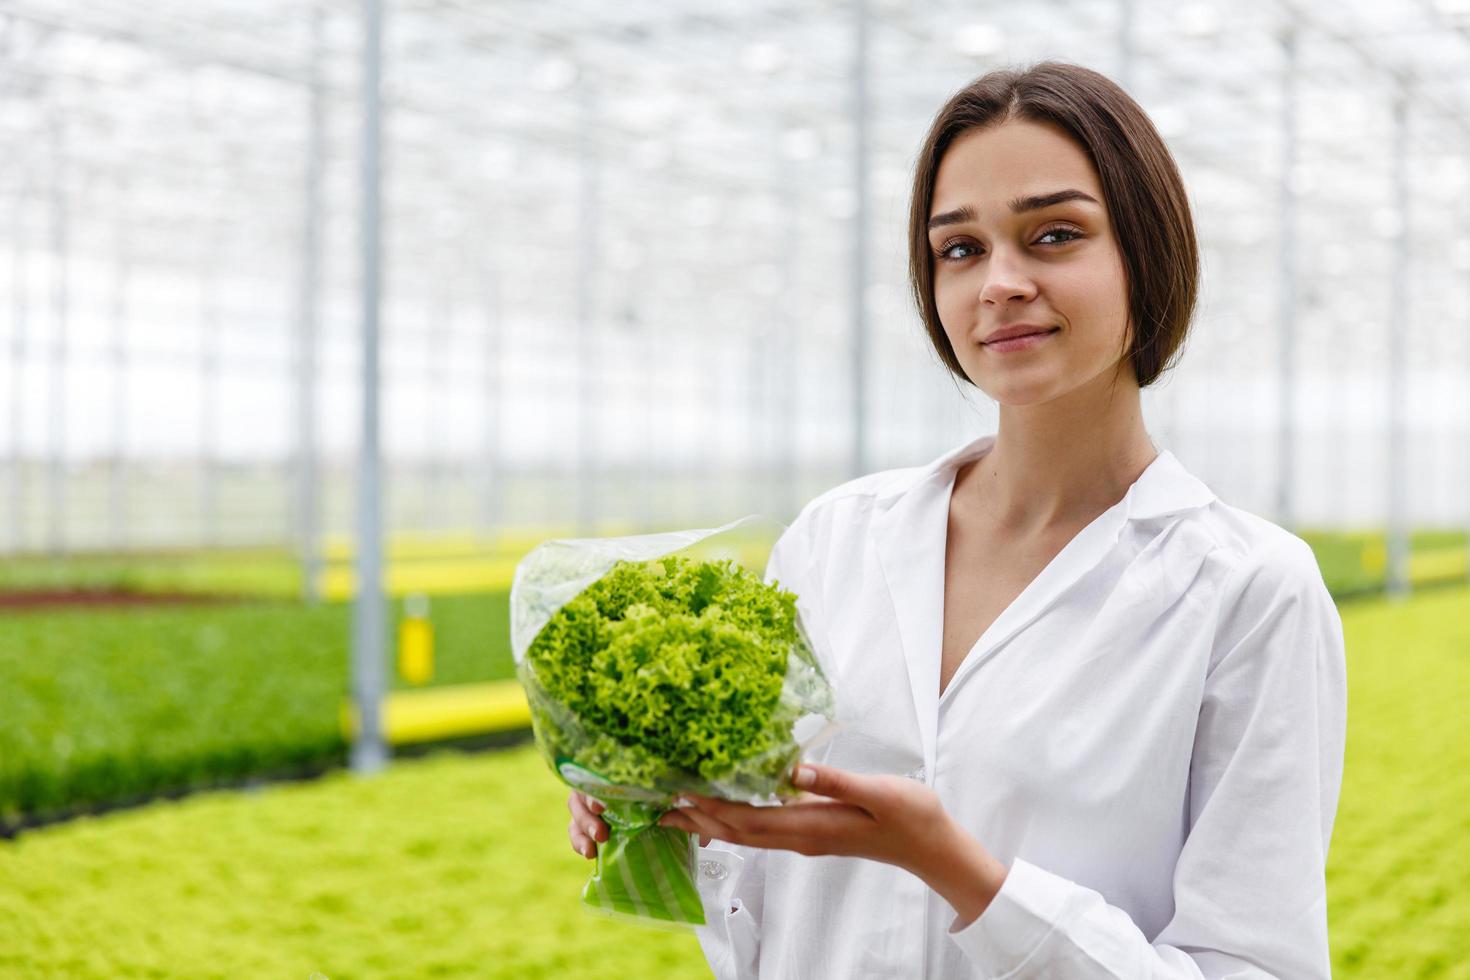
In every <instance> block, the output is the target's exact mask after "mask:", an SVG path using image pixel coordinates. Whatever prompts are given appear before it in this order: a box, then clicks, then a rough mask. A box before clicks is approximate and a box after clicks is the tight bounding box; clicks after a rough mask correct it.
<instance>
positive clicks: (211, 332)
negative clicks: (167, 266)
mask: <svg viewBox="0 0 1470 980" xmlns="http://www.w3.org/2000/svg"><path fill="white" fill-rule="evenodd" d="M210 235H211V239H212V240H211V241H210V243H209V244H208V246H206V247H205V248H204V249H203V252H202V254H203V257H204V270H203V274H202V275H201V276H200V279H199V292H200V296H199V306H200V309H199V325H200V331H201V336H200V339H199V387H200V391H199V402H200V404H199V455H200V457H201V461H202V464H203V465H202V471H201V473H200V478H199V520H200V525H201V535H200V536H201V538H202V541H203V544H204V546H205V547H206V548H213V547H217V546H218V545H219V334H220V330H221V323H220V289H219V266H220V260H219V252H220V243H219V238H218V235H219V230H218V229H217V228H215V229H211V231H210Z"/></svg>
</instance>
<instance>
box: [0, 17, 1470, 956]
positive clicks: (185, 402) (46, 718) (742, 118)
mask: <svg viewBox="0 0 1470 980" xmlns="http://www.w3.org/2000/svg"><path fill="white" fill-rule="evenodd" d="M1043 58H1057V59H1061V60H1065V61H1072V62H1077V63H1081V64H1084V65H1087V66H1089V67H1092V68H1095V69H1097V70H1099V71H1101V72H1103V73H1105V74H1107V75H1109V77H1111V78H1113V79H1115V80H1116V81H1118V82H1119V83H1120V84H1122V85H1123V86H1124V87H1125V88H1126V89H1127V90H1128V91H1129V92H1130V93H1131V94H1132V95H1133V97H1134V98H1136V99H1137V100H1138V101H1139V102H1140V103H1141V104H1142V105H1143V107H1144V108H1145V109H1146V110H1147V111H1148V113H1149V114H1150V116H1151V117H1152V118H1153V120H1154V122H1155V124H1156V125H1157V127H1158V129H1159V130H1160V132H1161V133H1162V135H1163V136H1164V137H1165V139H1166V140H1167V142H1168V144H1169V146H1170V148H1171V150H1172V152H1173V153H1174V155H1175V158H1176V159H1177V161H1178V163H1179V166H1180V168H1181V171H1182V173H1183V176H1184V179H1185V183H1186V185H1187V187H1188V189H1189V193H1190V198H1191V202H1192V204H1193V207H1194V216H1195V220H1196V224H1197V229H1198V233H1199V237H1200V242H1201V247H1202V257H1203V279H1202V294H1201V300H1200V305H1199V309H1198V312H1197V315H1196V319H1195V325H1194V328H1193V333H1192V335H1191V338H1190V340H1189V343H1188V346H1187V348H1186V351H1185V354H1184V357H1183V360H1182V362H1181V363H1180V366H1179V367H1178V368H1177V369H1176V370H1175V371H1173V372H1172V373H1171V374H1170V375H1168V376H1166V378H1165V379H1164V380H1163V381H1162V382H1161V383H1159V384H1158V385H1156V386H1155V387H1152V388H1149V389H1146V390H1145V392H1144V395H1143V404H1144V410H1145V417H1146V420H1147V423H1148V427H1149V430H1150V432H1151V434H1152V435H1153V438H1154V441H1155V443H1156V445H1158V446H1159V447H1160V448H1161V449H1168V450H1170V451H1172V452H1173V453H1174V454H1175V455H1176V456H1177V457H1178V458H1179V459H1180V460H1181V461H1182V462H1183V463H1184V465H1185V466H1186V467H1187V468H1188V469H1189V470H1190V471H1191V472H1193V473H1194V474H1196V475H1197V476H1199V477H1200V478H1201V479H1202V480H1204V481H1205V482H1206V483H1208V484H1209V485H1210V486H1211V488H1212V489H1214V491H1215V492H1216V493H1217V494H1218V495H1219V496H1220V497H1222V498H1223V499H1224V500H1225V501H1227V502H1228V503H1231V504H1233V505H1235V506H1238V507H1241V508H1244V509H1246V510H1249V511H1252V512H1254V513H1258V514H1261V515H1262V516H1265V517H1267V518H1269V519H1271V520H1273V521H1275V522H1277V523H1279V524H1281V525H1282V526H1284V527H1287V528H1289V529H1291V530H1292V531H1293V532H1294V533H1297V534H1299V535H1301V536H1302V537H1303V538H1305V539H1306V540H1307V541H1308V542H1309V543H1310V544H1312V546H1313V547H1314V549H1315V550H1316V553H1317V555H1318V559H1319V562H1320V564H1321V567H1322V570H1323V575H1324V577H1325V579H1326V581H1327V583H1328V586H1329V588H1330V589H1331V590H1332V591H1333V593H1334V595H1335V596H1336V597H1337V598H1338V599H1339V603H1340V610H1341V612H1342V615H1343V619H1344V623H1345V626H1346V629H1347V639H1348V657H1349V675H1350V682H1351V684H1352V690H1351V692H1350V711H1349V715H1350V731H1349V744H1348V764H1347V772H1346V775H1345V779H1344V787H1343V798H1342V804H1341V807H1340V810H1339V817H1338V824H1337V828H1336V831H1335V834H1334V838H1333V849H1332V854H1331V861H1330V865H1329V894H1330V899H1331V907H1330V918H1331V922H1332V939H1333V955H1334V966H1335V969H1336V971H1337V973H1338V975H1340V976H1361V977H1470V966H1467V963H1466V961H1465V959H1464V956H1463V946H1464V943H1463V939H1464V937H1465V936H1466V935H1470V908H1467V906H1466V904H1465V903H1464V902H1463V900H1461V901H1459V902H1458V903H1457V902H1455V901H1453V900H1452V897H1453V896H1454V895H1455V894H1456V893H1457V892H1458V891H1461V890H1462V885H1458V884H1456V883H1457V882H1459V883H1463V881H1465V880H1470V846H1467V845H1466V843H1465V841H1467V840H1470V836H1467V832H1470V806H1467V804H1470V723H1467V722H1466V720H1465V716H1464V712H1463V703H1464V699H1465V696H1466V695H1467V694H1470V656H1467V655H1466V654H1467V653H1470V581H1467V579H1470V546H1467V529H1470V494H1467V493H1466V490H1465V487H1466V485H1467V481H1470V383H1467V382H1470V313H1467V309H1470V112H1467V109H1470V2H1466V0H1392V2H1388V3H1375V2H1369V0H1346V2H1343V0H1336V2H1332V3H1328V2H1325V0H1313V2H1307V0H1292V2H1287V0H1249V2H1245V3H1236V4H1231V5H1226V4H1225V3H1223V2H1214V0H1200V2H1190V3H1168V4H1166V3H1162V2H1158V0H1089V2H1040V3H1028V4H1022V5H1017V4H1007V5H1001V4H996V3H979V4H974V3H970V4H961V3H952V2H936V3H930V4H924V5H916V4H906V3H900V2H895V0H841V2H838V0H812V2H807V3H787V4H772V3H765V2H754V3H751V2H746V3H735V2H730V0H720V2H670V3H642V2H637V3H623V4H617V5H612V4H600V3H588V2H574V0H555V2H541V3H529V2H524V0H521V2H491V0H484V2H479V3H470V2H464V0H411V2H404V0H360V2H359V0H341V2H335V0H333V2H308V3H283V2H279V0H255V2H251V3H244V2H238V0H229V2H227V0H203V2H191V3H183V2H179V0H155V2H153V3H150V4H146V5H143V4H138V3H131V2H123V0H91V2H88V3H86V4H75V3H64V2H57V0H0V420H3V422H0V832H3V834H4V838H0V936H4V937H5V941H4V942H3V943H0V973H4V975H6V976H12V975H13V976H18V977H32V976H34V977H50V976H67V977H94V976H95V977H116V976H145V975H146V976H176V975H177V976H184V975H188V976H191V977H200V976H216V975H218V976H231V977H234V976H241V975H258V976H299V977H303V978H304V977H308V976H310V975H312V974H313V973H317V974H320V975H322V976H326V977H332V978H340V977H354V976H356V977H370V976H385V977H386V976H393V977H405V976H431V975H432V976H476V977H485V976H494V977H502V976H503V977H539V976H552V975H555V976H558V977H576V976H588V977H590V976H593V975H594V974H595V975H597V976H607V975H609V971H611V975H621V974H623V973H627V974H630V975H653V976H689V977H697V976H706V975H708V971H707V968H706V967H705V966H704V960H703V957H702V956H701V954H700V952H699V950H698V947H697V945H696V944H695V942H694V940H693V938H692V937H690V936H688V935H682V934H665V933H658V932H652V931H648V930H640V929H638V928H636V927H629V926H624V925H621V924H617V923H607V922H603V921H601V920H598V919H594V918H591V917H589V916H587V915H585V914H584V913H583V912H582V911H581V909H580V907H579V905H578V902H577V895H578V893H579V892H580V889H581V885H582V883H583V882H584V881H585V879H586V876H587V874H588V865H587V864H586V863H585V862H584V861H583V860H582V859H581V858H579V857H577V856H576V855H575V854H573V853H571V851H570V848H569V845H568V844H567V842H566V812H565V809H564V807H563V800H564V798H565V789H564V787H563V786H562V785H561V784H560V783H558V782H557V781H556V780H555V779H554V778H553V777H552V775H551V774H550V773H549V772H548V771H547V769H546V767H545V766H544V764H543V763H542V762H541V760H540V758H539V757H538V756H536V755H535V753H534V750H533V749H532V748H531V746H530V745H529V744H528V742H527V738H528V734H527V730H526V725H527V721H526V715H525V707H524V702H523V700H522V699H521V698H520V695H519V689H518V687H517V685H516V684H515V682H514V680H513V669H512V665H511V658H510V652H509V636H508V618H507V609H508V593H509V588H510V584H511V579H512V575H513V573H514V569H515V565H516V562H517V561H518V560H519V559H520V558H521V557H522V556H523V555H524V554H525V553H526V552H527V551H528V550H529V549H530V548H532V547H534V546H535V545H536V544H537V543H539V542H540V541H543V540H545V539H548V538H552V537H565V536H592V535H608V534H627V533H638V532H642V531H650V530H659V529H668V528H678V527H712V526H716V525H719V524H723V523H725V522H727V521H730V520H733V519H734V518H736V517H739V516H741V515H743V514H748V513H764V514H768V515H770V516H772V517H775V518H776V519H778V520H780V521H789V520H790V519H791V517H793V516H794V515H795V513H796V512H797V510H798V509H799V508H800V507H801V505H802V504H804V503H805V502H806V501H807V500H809V499H810V498H811V497H812V496H814V495H816V494H817V493H819V492H821V491H822V490H825V489H827V488H829V487H831V486H833V485H835V484H836V483H839V482H841V481H843V480H845V479H847V478H849V477H851V476H854V475H857V474H860V473H865V472H871V471H873V470H877V469H882V468H887V467H894V466H908V465H917V464H920V463H923V462H926V461H928V460H930V459H932V458H934V457H935V456H937V455H939V454H940V453H942V452H944V451H946V450H948V449H950V448H953V447H954V446H956V445H958V444H959V443H961V442H963V441H966V440H968V439H971V438H973V437H975V436H978V435H980V434H983V433H985V432H991V431H994V428H995V424H996V411H995V407H994V406H993V405H992V404H990V403H989V402H988V401H987V400H986V399H985V397H984V396H983V395H979V394H976V393H973V392H966V391H963V390H961V389H960V388H959V387H958V386H957V385H956V384H954V383H953V382H952V381H951V380H950V379H949V378H948V376H947V375H946V373H945V372H944V370H943V369H942V368H941V366H940V365H939V363H938V361H937V359H936V357H935V356H934V354H933V353H932V351H931V350H930V348H929V346H928V342H927V340H926V339H925V337H924V334H923V331H922V328H921V327H920V324H919V320H918V317H917V314H916V312H915V309H914V304H913V302H912V298H911V296H910V295H909V293H908V285H907V280H906V271H905V263H906V260H907V257H906V231H905V225H906V214H907V207H908V200H907V195H908V190H909V183H910V180H911V178H912V169H913V166H914V162H915V155H916V153H917V150H918V146H919V143H920V140H921V139H922V137H923V134H924V132H925V129H926V128H927V126H928V124H929V122H930V121H931V120H932V118H933V116H934V114H935V113H936V112H937V110H938V109H939V108H940V106H941V105H942V104H943V103H944V101H945V100H946V99H947V98H948V96H949V95H950V94H951V93H952V92H953V91H954V90H955V89H957V88H959V87H960V86H962V85H963V84H965V83H966V82H968V81H969V80H971V79H972V78H974V77H975V76H977V75H979V74H981V73H983V72H985V71H987V70H990V69H993V68H997V67H1003V66H1017V65H1024V64H1029V63H1031V62H1033V61H1036V60H1040V59H1043ZM768 546H769V540H759V539H753V540H752V541H751V542H750V545H749V549H748V554H747V555H746V556H745V558H746V560H747V561H748V562H750V563H751V564H752V565H754V566H756V567H759V566H760V565H762V564H763V561H764V550H763V549H764V548H766V547H768ZM467 750H475V751H467ZM481 750H484V751H481ZM390 762H391V765H389V764H388V763H390ZM350 769H356V770H357V772H358V773H359V774H369V773H372V774H375V775H373V778H371V779H362V778H354V777H353V776H351V775H349V771H350ZM306 777H314V778H311V779H307V778H306ZM315 777H319V778H315Z"/></svg>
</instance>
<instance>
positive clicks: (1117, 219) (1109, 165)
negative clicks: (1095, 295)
mask: <svg viewBox="0 0 1470 980" xmlns="http://www.w3.org/2000/svg"><path fill="white" fill-rule="evenodd" d="M1011 119H1019V120H1025V121H1028V122H1039V123H1052V124H1054V125H1056V126H1059V127H1061V128H1062V129H1063V130H1064V131H1065V132H1067V133H1068V134H1069V135H1070V136H1071V137H1072V138H1073V139H1074V140H1076V141H1077V143H1078V145H1079V146H1081V148H1082V149H1083V150H1084V151H1085V152H1086V153H1087V156H1088V158H1089V159H1090V160H1091V161H1092V165H1093V166H1094V167H1096V168H1097V173H1098V177H1099V178H1100V180H1101V183H1102V191H1103V198H1104V203H1105V205H1106V206H1107V210H1108V217H1109V220H1110V221H1111V223H1112V227H1113V235H1114V237H1115V238H1116V240H1117V242H1118V249H1119V252H1120V253H1121V255H1122V259H1123V268H1124V271H1125V273H1126V275H1127V279H1128V310H1129V313H1130V315H1131V318H1132V322H1133V324H1134V330H1133V331H1132V333H1133V344H1132V349H1131V350H1128V351H1125V352H1124V353H1125V354H1126V356H1127V357H1128V359H1129V360H1130V361H1131V363H1132V365H1133V372H1134V375H1135V377H1137V379H1138V385H1139V387H1140V388H1146V387H1148V386H1149V385H1150V384H1152V383H1153V382H1154V381H1155V380H1157V379H1158V377H1159V376H1160V375H1161V374H1162V373H1163V372H1164V371H1166V370H1168V369H1169V368H1171V367H1173V360H1171V359H1175V355H1176V354H1177V353H1178V352H1179V350H1180V348H1181V347H1182V345H1183V343H1184V338H1185V335H1186V334H1187V333H1188V331H1189V322H1190V317H1191V315H1192V314H1193V312H1194V304H1195V299H1196V297H1197V295H1198V291H1199V246H1198V244H1197V243H1196V241H1195V237H1194V220H1193V218H1192V217H1191V216H1190V210H1189V198H1188V195H1187V194H1186V193H1185V190H1184V182H1183V181H1182V180H1181V179H1180V177H1179V170H1178V167H1176V166H1175V163H1174V158H1173V156H1171V155H1170V153H1169V149H1168V147H1166V146H1165V145H1164V141H1163V138H1162V137H1160V136H1159V134H1158V131H1157V130H1156V129H1154V126H1153V123H1152V122H1150V121H1149V118H1148V115H1147V114H1146V113H1144V111H1143V109H1142V108H1141V107H1140V106H1139V105H1138V103H1137V102H1135V101H1133V99H1132V97H1131V96H1129V95H1128V93H1127V92H1125V91H1123V89H1122V88H1121V87H1120V86H1118V84H1117V83H1115V82H1113V81H1112V80H1111V79H1109V78H1107V77H1106V76H1104V75H1101V74H1099V73H1098V72H1095V71H1093V70H1092V69H1090V68H1084V67H1082V66H1081V65H1073V64H1067V63H1065V62H1059V61H1041V62H1037V63H1036V64H1034V65H1032V66H1031V67H1029V68H1024V69H1023V68H1006V69H1001V70H998V71H993V72H989V73H988V74H985V75H982V76H981V77H979V78H977V79H975V81H973V82H971V83H970V84H969V85H966V86H965V87H964V88H962V89H960V90H959V91H958V92H956V93H955V94H954V95H953V96H951V97H950V100H949V101H948V102H946V103H945V104H944V107H943V108H942V109H940V110H939V113H938V115H936V116H935V117H934V122H933V123H932V124H931V125H930V127H929V133H928V135H927V136H926V137H925V138H924V144H923V148H922V149H921V150H920V151H919V157H918V162H917V165H916V166H915V170H914V187H913V194H912V196H911V197H910V205H909V281H910V284H911V285H912V287H913V291H914V299H915V301H916V302H917V303H918V306H919V313H920V316H922V318H923V320H924V328H925V329H926V330H927V331H928V332H929V340H930V342H931V343H933V345H934V349H935V350H936V351H937V352H938V354H939V359H940V360H941V361H943V362H944V364H945V366H946V367H948V368H949V370H950V371H951V372H952V373H953V374H954V375H955V376H956V377H958V378H964V379H965V380H969V379H968V378H967V377H966V375H965V371H964V368H962V367H961V366H960V362H959V359H958V358H956V357H955V352H954V348H953V347H952V346H951V345H950V342H949V337H948V336H947V335H946V334H945V332H944V327H943V325H942V324H941V323H940V322H939V310H938V307H937V306H936V305H935V302H934V256H933V253H932V252H931V250H930V248H929V227H928V225H929V209H930V208H931V207H932V206H933V204H934V178H935V175H936V174H937V173H938V171H939V161H940V160H941V159H942V158H943V156H944V153H945V151H946V150H947V149H949V146H950V144H951V143H953V142H954V141H955V139H957V138H958V137H959V136H960V135H962V134H963V133H966V132H968V131H970V130H973V129H981V128H985V127H987V126H991V125H999V124H1000V123H1003V122H1006V121H1008V120H1011Z"/></svg>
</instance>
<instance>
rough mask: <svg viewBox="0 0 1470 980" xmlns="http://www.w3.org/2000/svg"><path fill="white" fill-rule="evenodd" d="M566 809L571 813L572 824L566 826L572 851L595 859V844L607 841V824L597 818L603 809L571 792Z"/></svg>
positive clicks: (578, 793)
mask: <svg viewBox="0 0 1470 980" xmlns="http://www.w3.org/2000/svg"><path fill="white" fill-rule="evenodd" d="M567 809H568V810H570V811H571V812H572V822H571V823H570V824H568V825H567V836H568V837H569V838H571V841H572V850H574V851H576V852H577V853H578V854H580V855H582V856H583V857H584V858H595V857H597V842H598V841H604V840H607V824H606V823H605V822H604V821H603V819H602V818H601V817H599V816H598V814H599V813H601V812H602V811H603V810H604V809H605V807H603V805H602V804H601V803H599V802H597V801H596V800H594V799H593V798H592V797H590V796H588V795H586V794H585V793H580V792H578V791H577V790H572V795H571V796H568V797H567Z"/></svg>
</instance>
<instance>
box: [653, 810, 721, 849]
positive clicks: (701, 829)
mask: <svg viewBox="0 0 1470 980" xmlns="http://www.w3.org/2000/svg"><path fill="white" fill-rule="evenodd" d="M658 822H659V825H660V826H664V827H674V828H676V829H678V830H682V831H684V832H685V833H689V834H698V835H699V836H700V837H705V838H716V837H717V838H719V839H720V840H728V841H734V840H735V837H734V836H733V831H732V830H731V828H730V827H728V826H726V825H725V824H723V823H721V822H720V821H718V820H716V819H715V818H713V817H711V816H710V815H709V814H707V813H703V812H701V811H700V810H698V809H696V808H695V807H686V808H684V809H679V810H670V811H669V812H668V813H665V814H664V815H663V816H662V817H660V818H659V821H658Z"/></svg>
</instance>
